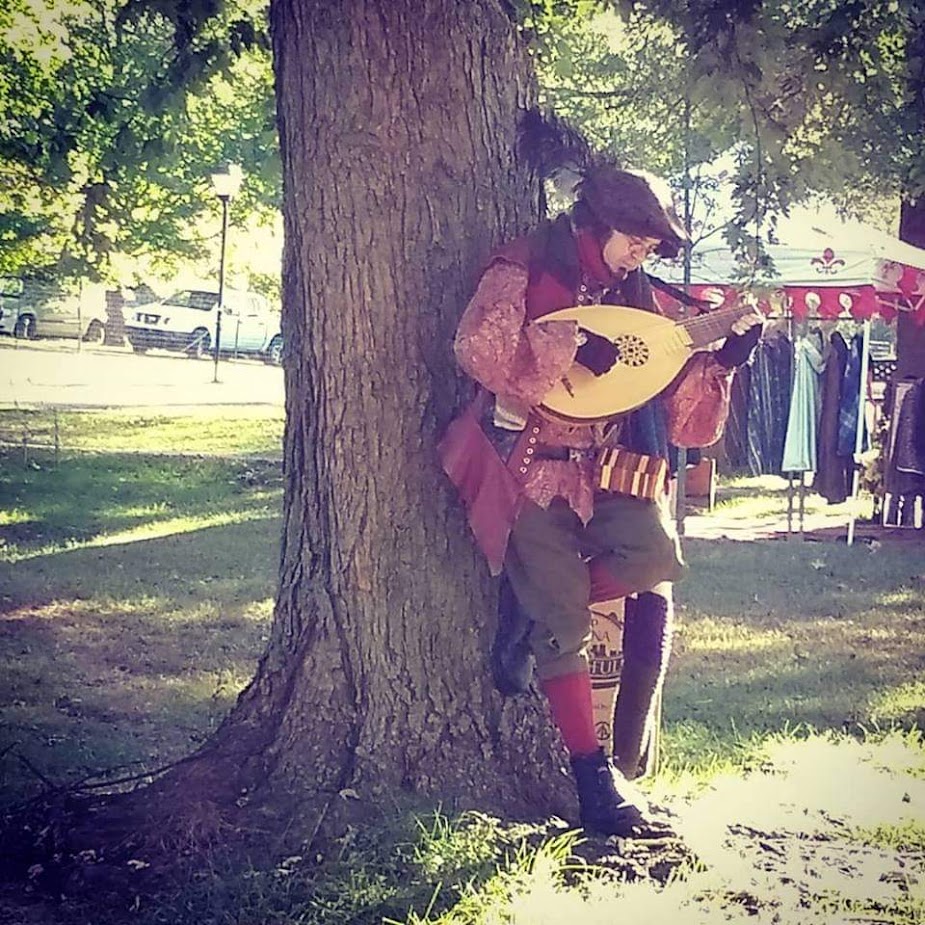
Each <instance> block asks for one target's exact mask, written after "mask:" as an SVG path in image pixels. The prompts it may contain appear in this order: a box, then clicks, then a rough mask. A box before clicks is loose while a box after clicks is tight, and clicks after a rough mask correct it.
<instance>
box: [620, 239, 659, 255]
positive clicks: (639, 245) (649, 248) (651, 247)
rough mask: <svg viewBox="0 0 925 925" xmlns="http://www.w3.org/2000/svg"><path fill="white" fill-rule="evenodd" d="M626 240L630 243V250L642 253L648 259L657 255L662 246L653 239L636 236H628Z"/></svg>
mask: <svg viewBox="0 0 925 925" xmlns="http://www.w3.org/2000/svg"><path fill="white" fill-rule="evenodd" d="M626 240H627V241H628V242H629V246H630V249H631V250H633V251H635V252H637V253H638V252H639V251H642V253H643V254H645V256H646V257H651V256H652V255H653V254H655V253H657V251H658V249H659V248H660V247H661V246H662V242H661V241H655V242H654V243H653V242H652V240H651V238H640V237H639V236H638V235H635V234H628V235H626Z"/></svg>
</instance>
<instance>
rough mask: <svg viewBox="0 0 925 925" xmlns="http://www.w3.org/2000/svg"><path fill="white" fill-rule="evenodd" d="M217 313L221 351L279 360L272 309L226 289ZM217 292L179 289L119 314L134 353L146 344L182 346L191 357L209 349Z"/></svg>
mask: <svg viewBox="0 0 925 925" xmlns="http://www.w3.org/2000/svg"><path fill="white" fill-rule="evenodd" d="M224 303H225V304H224V310H223V312H222V330H221V342H220V345H219V346H220V348H221V351H222V353H233V354H239V355H240V354H244V355H250V356H254V355H257V356H260V357H262V358H263V359H264V360H265V361H266V362H267V363H273V364H275V365H277V366H278V365H280V363H281V362H282V355H283V335H282V334H281V333H280V327H279V321H280V316H279V312H278V311H274V310H273V309H272V308H271V307H270V304H269V302H267V300H266V298H264V296H262V295H258V294H257V293H255V292H241V291H239V290H226V291H225V293H224ZM217 317H218V292H215V291H209V290H207V289H181V290H180V291H179V292H176V293H174V294H173V295H172V296H170V297H169V298H167V299H163V300H161V301H160V302H151V303H149V304H147V305H140V306H139V307H138V308H137V309H135V310H134V311H133V312H132V313H131V315H130V316H129V317H127V318H126V319H125V334H126V337H128V340H129V343H130V344H131V345H132V349H133V350H135V352H136V353H144V352H145V351H146V350H148V349H150V348H152V347H159V348H162V349H166V350H182V351H183V352H184V353H186V354H187V355H189V356H191V357H204V356H209V355H211V353H212V349H213V347H212V345H213V342H214V338H215V328H216V320H217Z"/></svg>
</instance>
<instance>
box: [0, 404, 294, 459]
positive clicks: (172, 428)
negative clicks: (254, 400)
mask: <svg viewBox="0 0 925 925" xmlns="http://www.w3.org/2000/svg"><path fill="white" fill-rule="evenodd" d="M283 421H284V419H283V416H282V414H281V413H280V414H277V413H267V412H266V411H265V410H263V409H260V410H258V411H256V412H254V413H251V414H243V415H242V411H241V409H240V408H234V409H229V410H228V411H227V412H225V413H222V411H221V410H216V409H214V408H209V409H206V410H203V411H201V412H199V413H196V414H188V415H174V416H170V415H163V414H156V413H142V412H139V411H138V410H125V411H58V410H56V409H0V447H2V446H6V447H7V448H8V449H9V448H11V447H16V448H18V449H19V452H20V454H21V453H22V449H21V447H22V444H23V442H25V443H26V446H27V450H26V453H27V457H29V456H35V455H36V452H35V451H34V450H30V449H29V447H30V446H31V447H43V448H45V449H46V451H47V449H49V448H52V447H54V445H55V442H56V434H57V443H58V445H59V447H60V450H61V452H62V453H63V454H65V455H68V454H71V453H73V452H74V451H82V452H97V453H118V452H132V453H148V454H163V453H182V454H187V455H194V454H201V455H205V456H225V457H227V456H255V457H265V458H268V459H279V458H280V457H281V455H282V433H283ZM39 455H40V457H41V458H46V456H47V452H46V453H42V454H39Z"/></svg>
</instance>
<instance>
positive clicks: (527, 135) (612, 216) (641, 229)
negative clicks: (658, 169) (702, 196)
mask: <svg viewBox="0 0 925 925" xmlns="http://www.w3.org/2000/svg"><path fill="white" fill-rule="evenodd" d="M519 148H520V151H521V153H522V154H523V155H524V157H526V158H527V160H528V161H529V162H530V163H531V165H532V166H533V167H534V169H536V170H537V171H538V172H539V174H540V176H541V177H543V178H544V179H552V180H553V181H554V182H555V181H557V180H559V181H561V179H562V176H563V174H564V175H566V176H571V177H572V178H573V180H574V181H577V182H573V183H572V184H571V185H572V186H573V187H574V193H575V195H576V196H577V200H578V202H580V203H583V204H584V206H585V208H586V209H587V210H588V211H589V212H590V213H591V215H592V216H593V218H594V221H595V222H596V223H597V224H599V225H601V226H603V227H604V228H606V229H614V230H616V231H622V232H624V233H625V234H632V235H639V236H640V237H645V238H658V239H659V240H660V241H661V244H660V245H659V247H658V248H657V253H658V254H659V256H661V257H676V256H677V255H678V252H679V251H680V250H681V247H682V246H683V245H684V243H685V242H686V241H687V240H688V236H687V232H686V231H685V229H684V225H683V223H682V222H681V220H680V218H679V217H678V214H677V212H676V211H675V207H674V201H673V199H672V194H671V188H670V187H669V186H668V184H667V183H666V182H665V181H664V180H662V179H660V178H659V177H656V176H655V175H654V174H651V173H648V172H646V171H644V170H626V169H623V168H621V167H619V166H618V165H617V164H616V163H614V162H612V161H606V160H604V159H603V158H601V157H600V156H599V155H596V154H595V153H594V152H593V151H592V150H591V146H590V145H589V144H588V142H587V140H586V139H585V138H584V136H582V134H581V133H580V132H579V131H578V130H577V129H575V128H573V127H572V126H570V125H568V124H567V123H566V122H564V121H563V120H562V119H560V118H558V117H557V116H554V115H549V114H544V113H541V112H539V111H538V110H536V109H531V110H528V111H527V112H525V113H524V115H523V117H522V118H521V122H520V126H519ZM560 185H562V184H561V183H560Z"/></svg>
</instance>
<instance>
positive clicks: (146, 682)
mask: <svg viewBox="0 0 925 925" xmlns="http://www.w3.org/2000/svg"><path fill="white" fill-rule="evenodd" d="M252 677H253V672H252V671H235V670H233V669H231V668H223V669H222V670H221V671H217V672H216V671H197V672H190V673H189V674H186V675H183V676H179V677H178V676H176V675H173V676H170V675H156V676H153V677H152V676H150V675H146V676H140V677H135V678H133V679H131V681H129V682H128V685H127V686H129V687H131V688H132V689H133V690H134V691H135V693H136V694H137V695H139V696H141V697H144V696H145V695H146V694H152V695H154V694H156V695H157V698H158V704H157V709H159V710H161V711H162V712H168V711H173V710H175V709H176V708H177V707H182V708H183V709H186V708H187V707H188V705H189V704H195V703H201V702H206V701H209V700H212V701H217V700H219V699H221V700H228V699H229V698H231V697H236V696H237V695H238V692H239V691H240V690H241V689H242V688H243V687H244V685H245V684H247V683H248V682H249V681H250V680H251V678H252ZM142 705H143V706H144V707H145V708H146V709H152V708H154V703H153V701H147V702H144V701H143V702H142Z"/></svg>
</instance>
